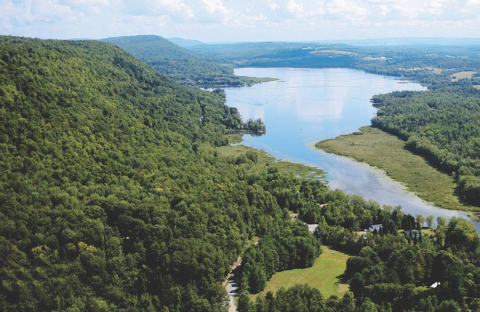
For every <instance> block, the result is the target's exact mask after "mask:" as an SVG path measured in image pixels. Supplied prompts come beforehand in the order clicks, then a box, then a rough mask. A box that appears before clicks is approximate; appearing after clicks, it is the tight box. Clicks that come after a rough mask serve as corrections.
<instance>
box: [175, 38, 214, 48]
mask: <svg viewBox="0 0 480 312" xmlns="http://www.w3.org/2000/svg"><path fill="white" fill-rule="evenodd" d="M168 40H169V41H171V42H173V43H175V44H176V45H179V46H181V47H182V48H189V47H193V46H196V45H201V44H206V43H204V42H201V41H198V40H191V39H183V38H168Z"/></svg>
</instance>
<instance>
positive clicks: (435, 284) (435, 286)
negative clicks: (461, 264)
mask: <svg viewBox="0 0 480 312" xmlns="http://www.w3.org/2000/svg"><path fill="white" fill-rule="evenodd" d="M438 286H440V282H435V283H433V284H432V286H430V288H431V289H435V288H437V287H438Z"/></svg>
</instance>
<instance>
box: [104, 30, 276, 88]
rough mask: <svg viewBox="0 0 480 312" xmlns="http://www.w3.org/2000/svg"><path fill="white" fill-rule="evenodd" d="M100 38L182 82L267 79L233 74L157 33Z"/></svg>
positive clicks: (229, 82) (228, 67) (207, 84)
mask: <svg viewBox="0 0 480 312" xmlns="http://www.w3.org/2000/svg"><path fill="white" fill-rule="evenodd" d="M102 41H105V42H109V43H112V44H115V45H117V46H119V47H120V48H122V49H124V50H126V51H127V52H129V53H131V54H132V55H133V56H135V57H137V58H139V59H140V60H142V61H144V62H145V63H147V64H148V65H150V66H152V67H153V68H155V69H156V70H157V71H159V72H160V73H162V74H164V75H166V76H168V77H170V78H172V79H173V80H175V81H177V82H179V83H180V84H183V85H188V86H197V87H202V88H216V87H227V86H230V87H239V86H247V85H252V84H255V83H258V82H262V81H268V79H267V80H265V79H258V78H250V77H239V76H235V75H234V73H233V66H232V65H228V64H220V63H216V62H212V61H209V60H207V59H206V58H205V57H203V56H201V55H199V54H196V53H195V52H192V51H189V50H187V49H184V48H182V47H180V46H178V45H176V44H174V43H172V42H170V41H168V40H167V39H165V38H162V37H160V36H129V37H116V38H107V39H103V40H102Z"/></svg>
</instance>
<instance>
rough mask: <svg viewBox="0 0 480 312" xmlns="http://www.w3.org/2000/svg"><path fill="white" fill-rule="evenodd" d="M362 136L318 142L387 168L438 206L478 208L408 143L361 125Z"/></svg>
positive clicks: (410, 188)
mask: <svg viewBox="0 0 480 312" xmlns="http://www.w3.org/2000/svg"><path fill="white" fill-rule="evenodd" d="M360 130H361V131H362V133H363V134H362V135H354V134H350V135H344V136H339V137H337V138H335V139H333V140H326V141H322V142H319V143H317V144H316V147H317V148H319V149H322V150H324V151H326V152H328V153H334V154H338V155H343V156H347V157H351V158H354V159H356V160H358V161H361V162H365V163H367V164H370V165H372V166H375V167H377V168H380V169H382V170H384V171H385V173H386V174H387V175H388V176H390V177H391V178H393V179H395V180H397V181H399V182H402V183H404V184H405V185H406V187H407V188H408V189H409V190H410V191H412V192H414V193H415V194H417V195H418V196H419V197H420V198H422V199H424V200H426V201H428V202H431V203H433V204H435V205H436V206H438V207H442V208H447V209H457V210H469V211H478V210H479V208H478V207H472V206H468V205H465V204H463V203H461V202H460V201H459V199H458V197H457V196H456V195H455V188H456V186H457V185H456V183H455V181H454V179H453V178H452V177H451V176H449V175H447V174H444V173H442V172H440V171H438V170H436V169H435V168H434V167H432V166H431V165H429V164H428V162H427V161H426V160H425V159H423V158H422V157H420V156H418V155H415V154H413V153H411V152H409V151H408V150H406V149H405V148H404V146H405V142H404V141H402V140H400V139H398V138H397V137H396V136H394V135H390V134H388V133H386V132H383V131H381V130H379V129H375V128H371V127H362V128H361V129H360Z"/></svg>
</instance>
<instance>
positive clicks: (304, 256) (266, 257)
mask: <svg viewBox="0 0 480 312" xmlns="http://www.w3.org/2000/svg"><path fill="white" fill-rule="evenodd" d="M319 255H320V243H319V242H318V240H317V239H316V238H314V237H313V236H312V235H311V234H310V232H309V230H308V228H307V227H306V226H305V225H304V224H301V223H294V224H292V225H291V226H290V227H289V228H284V229H282V232H281V233H280V232H277V233H275V234H269V235H265V236H263V237H262V238H261V240H260V242H259V244H258V245H252V246H250V247H249V248H248V249H247V250H246V251H245V253H244V255H243V257H242V275H241V280H240V292H249V293H252V294H256V293H258V292H260V291H262V290H263V289H264V288H265V286H266V282H267V280H269V279H270V278H271V277H272V276H273V274H275V273H276V272H280V271H284V270H290V269H296V268H306V267H311V266H312V265H313V264H314V262H315V260H316V259H317V257H318V256H319Z"/></svg>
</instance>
